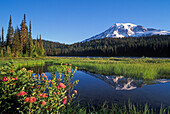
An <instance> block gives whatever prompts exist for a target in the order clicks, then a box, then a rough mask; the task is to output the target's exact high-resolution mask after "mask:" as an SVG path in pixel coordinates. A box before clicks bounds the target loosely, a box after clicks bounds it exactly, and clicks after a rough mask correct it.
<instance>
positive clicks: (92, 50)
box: [42, 35, 170, 57]
mask: <svg viewBox="0 0 170 114" xmlns="http://www.w3.org/2000/svg"><path fill="white" fill-rule="evenodd" d="M42 42H43V44H44V49H45V51H46V53H47V55H62V56H109V57H110V56H135V57H138V56H140V57H142V56H148V57H170V53H169V46H170V35H167V36H165V35H161V36H158V35H157V36H149V37H136V38H134V37H129V38H104V39H95V40H91V41H89V42H83V43H82V42H80V43H74V44H71V45H67V44H61V43H58V42H51V41H42Z"/></svg>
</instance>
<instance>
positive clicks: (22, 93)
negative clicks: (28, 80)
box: [17, 91, 27, 96]
mask: <svg viewBox="0 0 170 114" xmlns="http://www.w3.org/2000/svg"><path fill="white" fill-rule="evenodd" d="M22 95H27V93H26V92H25V91H21V92H19V93H17V96H22Z"/></svg>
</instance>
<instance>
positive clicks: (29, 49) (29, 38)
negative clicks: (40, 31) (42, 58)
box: [28, 21, 33, 57]
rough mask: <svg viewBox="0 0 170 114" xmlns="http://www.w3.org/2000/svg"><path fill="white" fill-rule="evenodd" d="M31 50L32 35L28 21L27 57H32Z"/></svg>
mask: <svg viewBox="0 0 170 114" xmlns="http://www.w3.org/2000/svg"><path fill="white" fill-rule="evenodd" d="M32 49H33V41H32V35H31V21H30V25H29V37H28V53H29V57H31V56H32Z"/></svg>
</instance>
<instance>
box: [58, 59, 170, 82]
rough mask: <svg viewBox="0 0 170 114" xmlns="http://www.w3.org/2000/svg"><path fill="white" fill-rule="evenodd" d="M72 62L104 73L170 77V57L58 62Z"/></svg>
mask: <svg viewBox="0 0 170 114" xmlns="http://www.w3.org/2000/svg"><path fill="white" fill-rule="evenodd" d="M62 61H63V62H67V63H71V64H72V65H73V66H78V68H79V70H87V71H89V72H93V73H98V74H104V75H123V76H127V77H139V78H143V79H156V78H169V77H170V60H169V59H149V58H141V59H130V58H60V59H59V60H56V61H55V62H56V63H60V62H62Z"/></svg>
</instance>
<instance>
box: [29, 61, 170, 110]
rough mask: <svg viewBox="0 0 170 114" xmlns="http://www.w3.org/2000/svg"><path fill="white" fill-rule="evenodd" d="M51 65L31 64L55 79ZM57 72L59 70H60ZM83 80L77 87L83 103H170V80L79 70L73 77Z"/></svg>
mask: <svg viewBox="0 0 170 114" xmlns="http://www.w3.org/2000/svg"><path fill="white" fill-rule="evenodd" d="M48 66H50V64H46V65H45V66H35V67H27V69H31V70H33V71H35V72H36V73H42V72H45V74H46V75H47V76H48V77H49V78H51V76H52V74H51V72H49V71H48ZM56 74H57V72H56ZM77 79H78V80H79V83H78V85H77V86H76V87H75V89H77V91H78V98H77V99H79V100H80V104H82V105H87V104H88V103H90V104H93V105H103V103H104V102H106V103H108V104H109V105H111V104H113V103H116V104H118V105H122V104H127V103H128V100H130V101H131V102H132V103H133V104H140V105H145V104H146V103H147V104H149V105H151V106H152V107H155V108H158V107H160V106H161V104H162V105H163V106H165V107H167V106H170V80H169V79H157V80H142V79H138V78H136V79H133V78H125V77H124V76H104V75H100V74H93V73H90V72H87V71H76V72H75V74H74V78H73V80H77Z"/></svg>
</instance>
